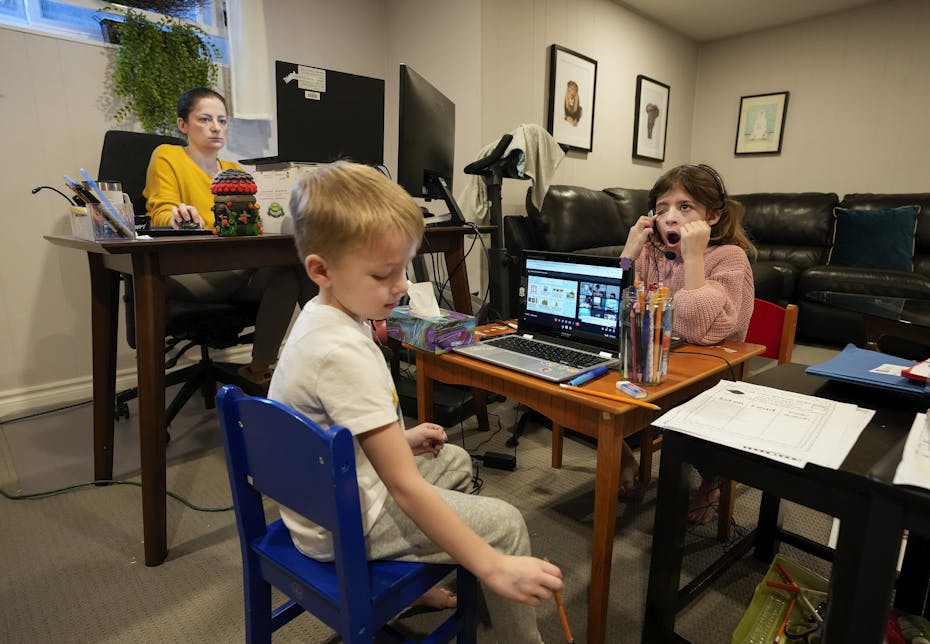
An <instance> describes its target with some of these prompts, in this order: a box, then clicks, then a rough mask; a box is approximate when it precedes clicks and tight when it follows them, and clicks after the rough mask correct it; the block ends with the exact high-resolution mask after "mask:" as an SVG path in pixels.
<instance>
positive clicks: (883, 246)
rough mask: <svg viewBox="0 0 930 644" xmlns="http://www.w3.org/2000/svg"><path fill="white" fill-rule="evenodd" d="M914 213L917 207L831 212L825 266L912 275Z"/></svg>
mask: <svg viewBox="0 0 930 644" xmlns="http://www.w3.org/2000/svg"><path fill="white" fill-rule="evenodd" d="M918 213H920V206H902V207H900V208H888V209H884V210H853V209H852V208H834V209H833V217H834V223H833V247H832V248H831V250H830V257H829V259H828V260H827V264H829V265H830V266H855V267H858V268H881V269H888V270H896V271H913V270H914V231H915V230H916V229H917V215H918Z"/></svg>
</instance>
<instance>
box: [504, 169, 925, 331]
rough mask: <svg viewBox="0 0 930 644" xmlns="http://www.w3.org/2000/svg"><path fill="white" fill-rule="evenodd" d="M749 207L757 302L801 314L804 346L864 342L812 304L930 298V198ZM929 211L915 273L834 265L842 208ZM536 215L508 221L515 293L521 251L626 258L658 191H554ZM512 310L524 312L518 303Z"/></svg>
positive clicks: (772, 197) (813, 198) (829, 198)
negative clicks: (817, 296)
mask: <svg viewBox="0 0 930 644" xmlns="http://www.w3.org/2000/svg"><path fill="white" fill-rule="evenodd" d="M733 198H734V199H736V200H738V201H740V202H741V203H742V204H743V205H744V206H745V208H746V217H745V226H746V229H747V231H748V233H749V235H750V237H751V238H752V239H753V241H754V242H755V243H756V246H757V248H758V249H759V256H758V258H757V259H756V260H755V261H754V262H753V275H754V282H755V287H756V297H759V298H762V299H766V300H770V301H773V302H778V303H780V304H782V305H784V304H787V303H789V302H791V303H795V304H797V305H798V309H799V317H798V331H797V335H798V337H799V338H803V339H805V340H808V341H813V342H818V343H823V344H828V345H834V346H842V345H844V344H846V343H848V342H855V343H861V342H862V340H863V337H864V329H863V323H862V316H861V315H860V314H857V313H854V312H852V311H848V310H844V309H839V308H837V307H833V306H829V305H827V304H823V303H821V302H819V301H816V300H814V299H813V298H811V297H808V294H810V293H814V292H822V291H833V292H842V293H857V294H868V295H883V296H892V297H913V298H920V299H930V193H919V194H849V195H846V196H845V197H844V198H843V199H842V200H840V199H839V197H838V196H837V195H836V194H835V193H820V192H805V193H752V194H744V195H733ZM905 205H918V206H920V207H921V211H920V215H918V223H917V231H916V236H915V244H914V261H913V266H914V268H913V272H907V271H897V270H884V269H874V268H853V267H845V266H829V265H828V264H827V262H828V257H829V255H830V248H831V245H832V241H833V228H834V214H833V209H834V207H837V206H839V207H845V208H855V209H863V210H865V209H868V210H871V209H877V208H892V207H898V206H905ZM526 209H527V216H525V217H524V216H522V215H521V216H507V217H504V239H505V244H506V247H507V251H508V254H509V256H510V258H511V261H510V270H511V282H510V283H511V284H517V283H519V274H518V273H519V262H518V261H517V260H518V258H519V255H520V251H521V250H523V249H543V250H553V251H561V252H579V253H592V254H600V255H613V256H617V255H619V253H620V250H621V249H622V248H623V244H624V243H625V241H626V236H627V231H628V230H629V227H630V226H631V225H632V223H633V221H635V219H636V218H637V217H639V216H640V215H641V214H644V213H645V212H647V211H648V209H649V208H648V190H644V189H628V188H606V189H604V190H592V189H590V188H583V187H580V186H567V185H553V186H550V188H549V191H548V192H547V194H546V198H545V200H544V201H543V204H542V207H541V208H539V209H537V208H535V207H534V206H533V204H532V201H531V200H530V199H529V195H528V196H527V200H526ZM513 297H514V301H512V310H516V302H515V298H516V294H515V293H514V294H513Z"/></svg>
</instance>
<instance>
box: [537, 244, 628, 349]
mask: <svg viewBox="0 0 930 644" xmlns="http://www.w3.org/2000/svg"><path fill="white" fill-rule="evenodd" d="M619 264H620V262H619V260H618V259H617V258H616V257H601V256H596V255H573V254H569V253H550V252H544V251H525V252H524V254H523V266H522V275H521V279H520V316H519V327H520V333H530V334H536V333H539V334H545V335H548V336H556V337H560V338H563V339H565V340H573V341H575V342H580V343H582V344H586V345H592V346H596V347H598V348H602V349H606V350H607V351H610V352H612V353H616V352H617V339H618V337H619V311H620V298H621V292H622V290H623V288H624V287H626V286H629V285H630V284H631V283H632V281H633V275H632V271H624V270H623V269H621V268H620V265H619Z"/></svg>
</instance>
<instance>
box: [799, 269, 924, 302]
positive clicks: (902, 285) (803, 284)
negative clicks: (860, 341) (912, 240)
mask: <svg viewBox="0 0 930 644" xmlns="http://www.w3.org/2000/svg"><path fill="white" fill-rule="evenodd" d="M814 291H834V292H838V293H858V294H862V295H877V296H883V297H905V298H907V297H913V298H919V299H924V300H926V299H930V278H928V277H926V276H924V275H919V274H917V273H911V272H908V271H889V270H877V269H874V268H854V267H849V266H812V267H811V268H808V269H807V270H805V271H804V272H802V273H801V277H800V279H799V283H798V297H799V299H800V298H803V297H804V296H805V295H806V294H807V293H812V292H814Z"/></svg>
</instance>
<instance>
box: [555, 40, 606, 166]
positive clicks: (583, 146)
mask: <svg viewBox="0 0 930 644" xmlns="http://www.w3.org/2000/svg"><path fill="white" fill-rule="evenodd" d="M596 89H597V61H596V60H594V59H593V58H589V57H588V56H585V55H584V54H579V53H578V52H577V51H572V50H571V49H566V48H565V47H560V46H559V45H550V46H549V115H548V123H547V127H546V129H547V130H549V133H550V134H551V135H552V137H553V138H554V139H555V140H556V142H557V143H558V144H559V145H561V146H562V147H563V148H564V149H567V150H577V151H580V152H591V150H592V149H593V148H594V98H595V94H596V92H595V90H596Z"/></svg>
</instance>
